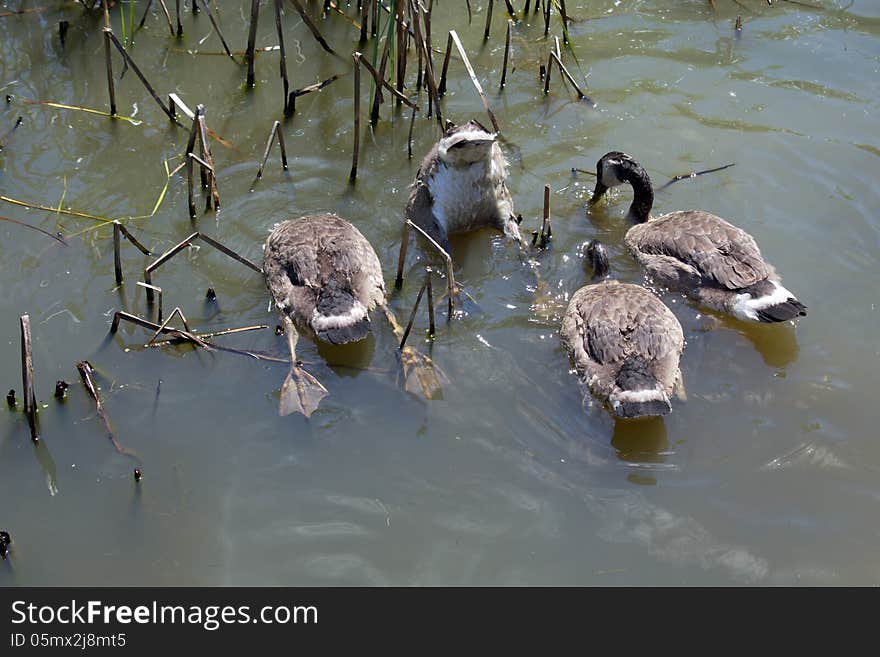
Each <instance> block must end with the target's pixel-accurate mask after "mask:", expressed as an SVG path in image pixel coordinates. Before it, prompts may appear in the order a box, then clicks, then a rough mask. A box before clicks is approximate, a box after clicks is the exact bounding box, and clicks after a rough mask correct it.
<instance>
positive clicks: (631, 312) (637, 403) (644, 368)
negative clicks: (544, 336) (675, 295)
mask: <svg viewBox="0 0 880 657" xmlns="http://www.w3.org/2000/svg"><path fill="white" fill-rule="evenodd" d="M560 337H561V339H562V344H563V345H564V346H565V348H566V350H567V351H568V353H569V355H570V357H571V359H572V361H573V362H574V365H575V368H576V369H577V372H578V375H579V376H580V379H581V381H582V382H583V383H584V384H586V385H587V386H588V387H589V389H590V390H591V391H592V393H593V394H594V395H596V397H598V398H599V399H600V400H602V401H603V402H607V403H608V404H609V405H610V406H611V410H612V412H613V413H614V414H615V415H616V416H618V417H624V418H630V417H642V416H656V415H666V414H667V413H669V412H670V411H671V410H672V406H671V404H670V401H669V399H670V396H671V395H672V393H673V390H674V389H675V387H676V385H677V384H678V383H680V379H681V370H680V369H679V358H680V356H681V352H682V349H683V348H684V333H683V331H682V328H681V324H679V322H678V320H677V319H676V317H675V315H673V314H672V311H670V310H669V308H667V307H666V305H665V304H664V303H663V302H662V301H661V300H660V299H659V298H657V297H656V296H655V295H654V294H653V293H651V292H650V291H648V290H646V289H645V288H643V287H639V286H637V285H629V284H625V283H619V282H617V281H613V280H612V281H605V282H602V283H597V284H594V285H587V286H585V287H582V288H581V289H579V290H578V291H577V292H575V293H574V295H573V296H572V298H571V301H570V303H569V305H568V308H567V309H566V311H565V316H564V318H563V320H562V328H561V330H560Z"/></svg>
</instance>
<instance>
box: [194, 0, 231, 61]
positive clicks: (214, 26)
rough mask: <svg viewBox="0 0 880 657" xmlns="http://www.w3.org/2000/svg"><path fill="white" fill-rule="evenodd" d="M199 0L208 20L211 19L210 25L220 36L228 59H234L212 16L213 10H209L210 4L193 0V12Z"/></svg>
mask: <svg viewBox="0 0 880 657" xmlns="http://www.w3.org/2000/svg"><path fill="white" fill-rule="evenodd" d="M199 2H201V3H202V4H203V5H204V7H205V11H206V12H207V14H208V20H210V21H211V25H212V26H213V28H214V31H215V32H216V33H217V36H218V37H220V41H221V43H223V50H225V51H226V54H227V55H228V56H229V59H231V60H232V61H235V57H233V56H232V51H230V50H229V46H228V45H227V44H226V39H224V38H223V32H221V31H220V26H219V25H218V24H217V20H216V19H215V18H214V12H212V11H211V6H210V5H209V4H208V3H207V2H205V0H193V13H195V12H196V6H197V4H198V3H199Z"/></svg>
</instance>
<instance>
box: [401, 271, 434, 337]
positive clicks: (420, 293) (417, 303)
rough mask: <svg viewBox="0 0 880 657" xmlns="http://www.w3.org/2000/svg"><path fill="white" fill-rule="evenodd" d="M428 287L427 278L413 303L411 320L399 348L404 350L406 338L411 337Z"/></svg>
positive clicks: (404, 331)
mask: <svg viewBox="0 0 880 657" xmlns="http://www.w3.org/2000/svg"><path fill="white" fill-rule="evenodd" d="M427 287H428V281H427V279H426V280H425V282H424V283H422V287H421V288H419V293H418V294H417V295H416V301H415V303H414V304H413V309H412V312H410V314H409V321H408V322H407V323H406V328H405V329H404V330H403V336H402V337H401V338H400V346H399V347H398V349H400V350H401V351H403V348H404V347H405V346H406V339H407V338H408V337H409V333H410V331H411V330H412V326H413V322H414V321H415V318H416V311H417V310H418V309H419V304H420V303H421V302H422V295H423V294H424V293H425V289H426V288H427Z"/></svg>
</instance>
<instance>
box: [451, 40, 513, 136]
mask: <svg viewBox="0 0 880 657" xmlns="http://www.w3.org/2000/svg"><path fill="white" fill-rule="evenodd" d="M449 34H450V36H452V39H453V41H455V47H456V48H458V54H459V55H461V60H462V61H463V62H464V66H465V68H466V69H467V72H468V75H469V76H470V78H471V82H472V83H473V85H474V88H475V89H476V90H477V93H478V94H479V95H480V99H481V100H482V101H483V107H484V108H486V114H488V115H489V119H490V120H491V121H492V127H493V128H494V130H495V132H496V133H500V132H501V128H500V127H498V120H497V119H496V118H495V113H494V112H493V111H492V108H491V107H490V106H489V99H488V98H486V93H485V92H484V91H483V87H482V86H481V85H480V81H479V80H477V74H476V73H474V67H473V66H471V62H470V60H469V59H468V56H467V53H466V52H465V49H464V46H463V45H461V40H460V39H459V38H458V34H457V33H456V32H455V30H450V31H449Z"/></svg>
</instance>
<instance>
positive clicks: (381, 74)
mask: <svg viewBox="0 0 880 657" xmlns="http://www.w3.org/2000/svg"><path fill="white" fill-rule="evenodd" d="M390 47H391V40H390V39H385V46H384V47H383V48H382V57H381V58H380V59H379V71H378V73H377V72H376V71H375V69H373V67H372V66H368V68H367V70H368V71H370V73H371V74H372V75H373V78H374V80H375V81H376V86H375V89H376V93H374V94H373V106H372V108H371V109H370V125H371V126H374V127H375V125H376V124H377V123H378V122H379V105H380V104H381V103H383V102H384V96H383V95H382V83H384V82H385V67H386V66H387V65H388V52H389V48H390ZM365 61H366V60H364V59H363V58H362V60H361V63H365ZM365 66H367V65H366V64H365ZM388 86H389V87H390V88H391V89H393V90H394V91H395V92H397V90H396V89H394V87H391V85H388Z"/></svg>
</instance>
